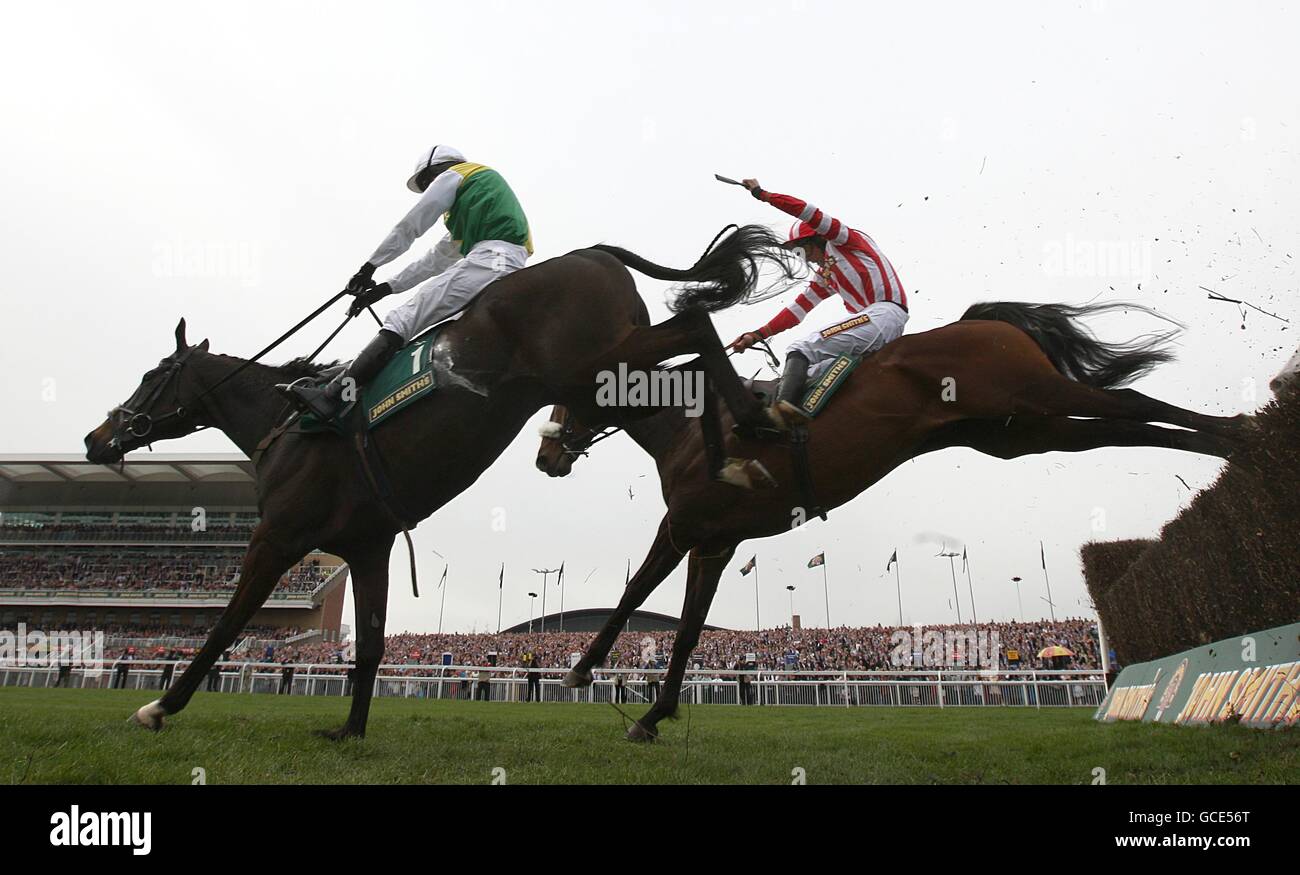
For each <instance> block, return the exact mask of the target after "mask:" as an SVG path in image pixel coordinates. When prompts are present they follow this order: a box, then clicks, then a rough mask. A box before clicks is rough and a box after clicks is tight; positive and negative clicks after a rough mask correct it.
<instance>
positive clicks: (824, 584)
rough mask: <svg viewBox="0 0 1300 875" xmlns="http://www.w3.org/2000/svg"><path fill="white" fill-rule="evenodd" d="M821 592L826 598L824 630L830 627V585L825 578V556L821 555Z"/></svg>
mask: <svg viewBox="0 0 1300 875" xmlns="http://www.w3.org/2000/svg"><path fill="white" fill-rule="evenodd" d="M822 592H823V593H824V594H825V596H826V628H827V629H829V628H830V627H831V584H830V580H828V579H827V576H826V554H825V553H823V554H822Z"/></svg>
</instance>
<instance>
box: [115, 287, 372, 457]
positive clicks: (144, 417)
mask: <svg viewBox="0 0 1300 875" xmlns="http://www.w3.org/2000/svg"><path fill="white" fill-rule="evenodd" d="M346 294H348V291H347V290H346V289H344V290H343V291H341V292H339V293H338V294H337V295H335V296H334V297H332V298H330V299H329V300H328V301H326V302H325V303H324V304H321V305H320V306H319V307H317V308H316V309H315V310H313V311H312V312H311V313H309V314H308V315H307V316H306V317H305V318H304V319H302V320H300V321H299V322H298V324H297V325H295V326H293V327H292V328H290V329H289V330H288V331H286V332H284V333H283V334H281V335H280V336H279V337H277V338H276V339H275V340H273V341H271V342H270V343H269V344H267V345H266V346H265V347H263V348H262V349H261V350H260V351H258V353H257V354H256V355H254V356H253V357H252V358H250V359H247V360H245V361H243V362H241V363H240V364H239V365H237V366H236V367H235V368H234V369H233V370H231V371H230V372H229V373H227V374H226V375H225V376H223V377H222V378H221V379H219V380H217V382H215V383H213V384H212V385H211V386H209V387H208V388H206V389H204V390H203V391H202V392H200V393H199V394H198V396H197V397H195V398H194V400H193V401H191V402H189V403H188V404H178V405H177V406H176V409H175V410H172V411H171V412H169V413H164V414H163V415H161V416H158V417H154V416H153V415H151V414H150V413H149V412H148V410H149V408H150V406H152V405H153V403H154V402H155V401H156V400H158V396H159V395H161V394H162V391H163V389H165V388H167V386H168V385H169V384H170V383H171V381H172V380H173V379H175V378H176V376H177V375H178V374H180V372H181V369H182V368H184V366H185V363H186V361H187V360H188V359H189V357H190V354H191V353H193V351H194V349H195V347H192V346H191V347H188V348H187V349H186V350H185V351H184V352H183V353H181V354H180V356H179V357H177V358H172V359H171V361H170V362H169V363H168V366H167V368H168V370H167V375H166V376H165V377H164V378H163V379H162V380H160V381H159V382H158V385H157V386H155V387H154V389H153V391H151V392H150V393H149V396H148V397H147V398H146V399H145V400H144V403H143V404H142V405H140V408H141V409H140V411H139V412H136V411H135V410H133V409H131V408H129V407H126V406H125V405H123V406H121V407H119V408H118V409H117V410H118V412H119V413H121V414H122V415H123V417H124V418H123V419H122V420H119V421H118V422H116V423H115V424H114V427H113V439H112V441H111V444H112V445H116V446H118V447H121V446H122V425H125V426H126V431H127V432H128V433H129V434H130V435H131V436H132V437H135V438H145V437H148V436H149V434H150V433H151V432H152V431H153V429H154V426H155V425H156V424H157V423H160V422H165V421H167V420H168V419H173V418H177V419H187V418H188V417H189V414H190V410H191V409H192V408H195V407H197V406H198V404H199V402H200V401H202V400H203V399H204V398H206V397H207V396H208V395H210V394H211V393H213V392H215V391H216V390H217V389H219V388H220V387H221V386H223V385H224V384H225V383H226V382H227V381H228V380H230V379H231V378H233V377H234V376H235V375H236V374H239V373H240V372H242V371H243V370H244V369H245V368H247V367H248V366H249V365H251V364H254V363H255V362H257V361H258V360H259V359H261V358H262V356H264V355H266V354H267V353H268V352H270V351H271V350H273V349H275V348H276V347H277V346H279V345H280V344H282V343H284V342H285V341H286V340H288V339H289V338H290V337H293V336H294V335H295V334H297V333H298V332H299V331H301V330H302V329H303V328H304V327H305V326H306V325H307V324H308V323H309V322H311V321H312V320H313V319H315V318H316V317H317V316H319V315H320V314H322V313H324V312H325V311H326V310H328V309H329V308H330V307H332V306H333V305H334V303H335V302H337V301H338V300H339V299H340V298H342V297H343V296H344V295H346ZM366 309H367V310H369V311H370V315H371V316H374V317H375V321H376V322H378V321H379V317H378V316H375V311H374V310H371V309H370V308H369V307H367V308H366ZM351 320H352V315H351V314H349V315H348V316H347V317H346V318H344V320H343V322H342V323H340V325H339V327H338V328H335V329H334V331H333V332H331V333H330V336H329V337H327V338H325V341H324V343H322V344H321V345H320V346H318V347H316V349H315V350H314V351H313V352H312V353H311V354H310V355H309V356H307V360H308V361H310V360H312V359H314V358H316V356H318V355H320V352H321V350H323V349H324V348H325V347H326V346H328V345H329V343H330V341H332V340H333V339H334V338H335V337H337V336H338V334H339V332H340V331H342V330H343V328H344V326H346V325H347V324H348V322H350V321H351ZM169 358H170V357H169ZM205 428H208V426H206V425H192V426H191V427H190V430H189V431H188V432H186V434H193V433H194V432H196V431H202V430H203V429H205ZM123 464H125V459H123Z"/></svg>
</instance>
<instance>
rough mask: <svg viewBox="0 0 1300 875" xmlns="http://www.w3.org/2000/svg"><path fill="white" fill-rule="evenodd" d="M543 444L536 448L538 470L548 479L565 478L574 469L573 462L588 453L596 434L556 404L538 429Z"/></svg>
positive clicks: (566, 409)
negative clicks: (547, 418)
mask: <svg viewBox="0 0 1300 875" xmlns="http://www.w3.org/2000/svg"><path fill="white" fill-rule="evenodd" d="M537 433H538V434H539V435H541V438H542V444H541V446H539V447H538V448H537V470H539V471H541V472H543V473H544V474H546V475H547V476H549V477H565V476H567V475H568V474H569V472H570V471H572V470H573V462H574V460H575V459H576V458H578V456H584V455H586V453H587V447H589V446H591V444H592V441H594V440H595V439H596V437H597V436H598V435H599V432H598V431H597V430H595V429H590V428H587V427H586V426H585V425H583V424H582V423H580V422H578V420H577V418H576V417H575V416H574V415H573V414H572V413H570V412H569V410H568V408H566V407H564V406H563V405H560V404H557V405H555V406H554V407H552V408H551V418H550V419H549V420H547V421H546V422H545V423H543V424H542V425H541V427H540V428H538V429H537Z"/></svg>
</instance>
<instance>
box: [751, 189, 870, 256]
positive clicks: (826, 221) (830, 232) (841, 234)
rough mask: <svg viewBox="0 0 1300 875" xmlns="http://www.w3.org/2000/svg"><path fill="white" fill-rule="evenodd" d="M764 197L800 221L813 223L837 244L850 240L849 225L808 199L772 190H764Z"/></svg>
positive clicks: (820, 232) (821, 232)
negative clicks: (818, 207)
mask: <svg viewBox="0 0 1300 875" xmlns="http://www.w3.org/2000/svg"><path fill="white" fill-rule="evenodd" d="M762 199H763V200H765V201H767V202H768V203H769V204H771V205H772V206H774V207H776V208H777V209H778V210H780V211H781V212H783V213H789V214H790V215H792V216H794V217H795V218H796V219H798V220H799V221H801V222H807V223H808V224H809V225H812V227H813V228H814V229H815V230H816V231H817V233H818V234H820V235H822V236H823V237H825V238H826V239H827V240H829V241H831V242H832V243H834V244H836V245H837V246H842V245H844V244H845V243H847V242H848V240H849V227H848V225H845V224H844V223H843V222H841V221H840V220H839V219H836V218H832V217H831V216H828V215H826V214H825V213H823V212H822V211H821V210H819V209H817V207H815V206H813V205H812V204H810V203H808V202H807V201H802V200H799V198H797V197H792V196H790V195H788V194H776V193H775V192H771V191H765V192H763V198H762Z"/></svg>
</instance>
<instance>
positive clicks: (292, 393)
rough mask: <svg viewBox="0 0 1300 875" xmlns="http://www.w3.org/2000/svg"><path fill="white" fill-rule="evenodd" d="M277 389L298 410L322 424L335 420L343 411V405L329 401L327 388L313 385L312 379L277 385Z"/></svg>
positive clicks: (307, 378)
mask: <svg viewBox="0 0 1300 875" xmlns="http://www.w3.org/2000/svg"><path fill="white" fill-rule="evenodd" d="M326 385H328V384H326ZM275 388H276V391H278V392H279V393H280V394H281V395H283V396H284V397H286V398H288V399H289V400H290V401H291V402H293V405H294V406H295V407H297V408H298V410H300V411H301V412H303V413H310V414H311V415H312V416H315V417H316V418H317V419H319V420H321V421H322V422H328V421H330V420H332V419H334V418H335V417H337V416H338V415H339V413H341V412H342V410H343V406H342V405H336V404H334V403H333V402H331V401H330V400H329V399H328V397H327V396H326V395H325V387H324V386H316V385H313V384H312V380H311V378H310V377H299V378H298V379H297V380H294V381H293V382H292V383H277V384H276V386H275Z"/></svg>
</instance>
